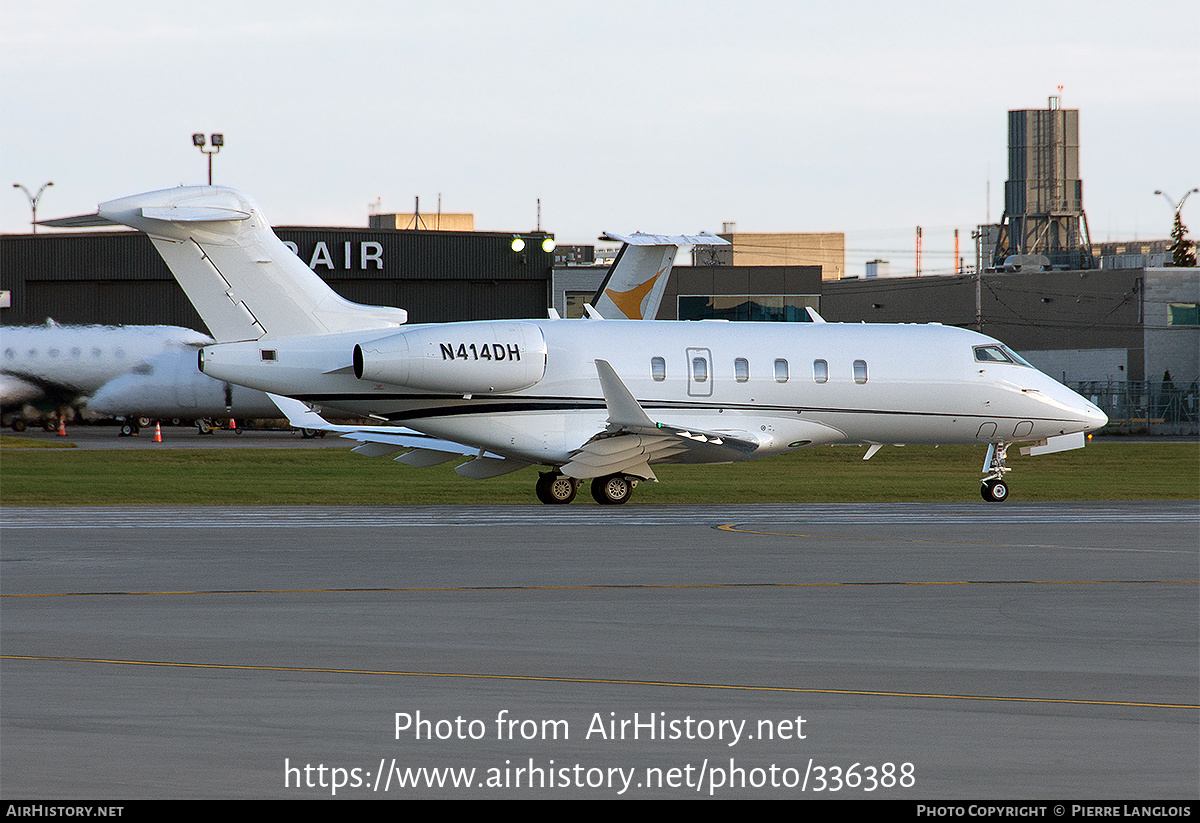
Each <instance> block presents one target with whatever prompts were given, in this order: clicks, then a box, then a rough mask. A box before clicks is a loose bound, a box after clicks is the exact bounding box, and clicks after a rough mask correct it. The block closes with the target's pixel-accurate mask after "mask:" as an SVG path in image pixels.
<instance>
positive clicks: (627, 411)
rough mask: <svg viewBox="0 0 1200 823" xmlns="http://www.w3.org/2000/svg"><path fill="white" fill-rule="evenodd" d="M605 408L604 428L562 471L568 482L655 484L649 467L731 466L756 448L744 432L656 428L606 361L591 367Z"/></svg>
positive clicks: (655, 424) (755, 442)
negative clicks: (625, 479)
mask: <svg viewBox="0 0 1200 823" xmlns="http://www.w3.org/2000/svg"><path fill="white" fill-rule="evenodd" d="M596 372H597V374H598V375H599V377H600V389H601V391H602V392H603V393H604V402H605V404H606V405H607V406H608V427H607V428H606V429H605V430H604V431H603V432H600V433H599V434H597V435H596V436H595V437H592V438H591V439H590V440H588V441H587V442H586V443H584V444H583V445H582V446H581V447H580V448H579V449H577V450H576V451H575V452H574V453H573V454H572V455H571V460H570V462H569V463H567V464H566V465H564V466H563V467H562V473H563V474H565V475H567V476H568V477H575V478H579V479H587V478H591V477H603V476H605V475H609V474H618V473H620V474H632V475H634V476H635V477H640V478H642V479H644V480H655V479H656V478H655V476H654V472H653V471H652V470H651V469H650V463H651V462H652V461H655V462H667V461H669V462H679V463H721V462H726V463H731V462H733V461H736V460H745V459H746V458H747V457H748V456H749V455H751V454H752V453H754V452H755V451H757V450H758V448H759V447H760V445H761V444H760V443H759V442H758V441H757V440H756V439H754V437H753V435H751V434H750V433H749V432H732V431H702V430H699V429H695V428H691V427H683V426H676V425H672V424H670V423H661V422H655V421H654V420H651V419H650V416H649V415H647V414H646V411H645V410H644V409H643V408H642V406H641V404H640V403H638V402H637V399H636V398H634V396H633V394H632V393H631V392H630V391H629V389H628V388H627V387H626V386H625V383H624V382H622V380H621V378H620V377H619V376H617V373H616V371H615V370H614V369H613V367H612V366H611V365H610V364H609V363H608V361H606V360H597V361H596Z"/></svg>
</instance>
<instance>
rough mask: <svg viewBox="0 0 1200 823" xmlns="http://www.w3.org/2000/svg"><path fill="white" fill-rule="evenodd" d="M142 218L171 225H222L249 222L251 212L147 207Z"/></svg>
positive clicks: (197, 207)
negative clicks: (230, 222) (225, 222)
mask: <svg viewBox="0 0 1200 823" xmlns="http://www.w3.org/2000/svg"><path fill="white" fill-rule="evenodd" d="M142 217H145V218H146V219H147V220H165V221H167V222H169V223H221V222H224V221H226V220H249V219H250V212H248V211H242V210H241V209H223V208H219V207H213V206H175V207H172V208H166V209H156V208H152V207H149V206H147V207H146V208H143V209H142Z"/></svg>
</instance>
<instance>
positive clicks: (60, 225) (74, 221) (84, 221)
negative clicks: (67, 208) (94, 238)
mask: <svg viewBox="0 0 1200 823" xmlns="http://www.w3.org/2000/svg"><path fill="white" fill-rule="evenodd" d="M37 224H38V225H39V226H50V227H51V228H55V229H87V228H94V227H96V226H119V225H121V224H120V223H117V222H116V221H114V220H109V219H108V218H107V217H101V216H100V214H99V213H98V212H97V213H95V214H80V215H77V216H75V217H60V218H58V219H57V220H39V221H37Z"/></svg>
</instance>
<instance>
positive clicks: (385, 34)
mask: <svg viewBox="0 0 1200 823" xmlns="http://www.w3.org/2000/svg"><path fill="white" fill-rule="evenodd" d="M0 9H2V10H3V16H2V19H0V168H2V169H3V174H2V175H0V183H2V184H3V186H4V190H5V191H7V192H8V194H6V195H4V196H3V197H0V231H3V232H23V231H27V230H28V220H29V207H28V201H27V200H26V199H25V197H24V195H23V194H22V193H21V192H20V191H17V190H15V189H12V188H11V185H12V184H13V183H23V184H24V185H25V186H26V187H28V188H29V189H30V190H32V191H36V190H37V187H38V186H40V185H41V184H42V183H44V182H45V181H47V180H53V181H54V183H55V185H54V186H53V187H52V188H50V189H48V190H47V193H46V194H45V195H44V197H43V198H42V201H41V203H40V205H39V211H38V216H39V217H40V218H42V219H48V218H52V217H60V216H66V215H74V214H82V213H85V212H89V211H93V210H94V209H95V207H96V204H97V203H99V202H101V201H104V200H109V199H112V198H115V197H120V196H124V195H127V194H132V193H135V192H139V191H147V190H151V189H159V188H166V187H170V186H175V185H179V184H181V183H182V184H189V185H190V184H197V183H203V182H205V175H206V169H207V167H206V165H205V159H204V158H203V157H202V156H201V155H200V152H199V151H198V150H197V149H195V148H194V147H193V146H192V145H191V135H192V133H193V132H197V131H204V132H205V133H211V132H222V133H224V135H225V139H226V147H225V148H224V149H223V150H222V151H221V153H220V154H219V155H217V157H216V158H215V163H214V169H215V182H216V183H218V184H222V185H231V186H235V187H237V188H240V189H242V190H244V191H246V192H247V193H249V194H250V195H251V196H252V197H254V198H255V199H256V200H257V201H258V203H259V205H260V206H262V208H263V210H264V211H265V212H266V214H267V216H268V218H269V219H270V220H271V221H272V222H273V223H275V224H277V225H336V226H365V225H366V221H367V214H368V204H369V203H371V202H374V201H376V199H377V198H378V199H379V202H380V203H381V205H382V210H383V211H385V212H392V211H411V209H412V205H413V198H414V197H416V196H419V197H420V198H421V209H422V211H423V212H431V211H434V210H435V209H436V206H437V200H438V196H439V194H440V196H441V202H442V209H443V210H444V211H447V212H472V213H474V214H475V225H476V228H478V229H481V230H498V231H509V230H530V229H533V228H534V226H535V224H536V221H537V206H536V202H537V199H538V198H541V201H542V226H543V228H544V229H547V230H549V231H552V232H555V233H556V234H557V235H558V238H559V242H560V243H562V242H591V241H592V240H594V238H595V237H596V236H597V235H598V234H599V233H600V232H601V231H603V230H608V231H619V232H628V231H635V230H642V231H656V232H683V231H688V232H691V231H697V230H709V231H720V229H721V224H722V223H723V222H726V221H732V222H736V224H737V228H738V230H739V231H746V232H756V231H800V232H807V231H841V232H845V233H846V235H847V247H848V253H847V258H848V259H847V264H848V266H847V267H848V272H847V273H848V274H861V273H862V261H864V260H867V259H872V258H875V257H883V258H886V259H889V260H891V261H892V270H893V272H896V271H898V270H900V271H903V270H906V269H907V270H910V271H911V269H912V268H913V236H914V233H915V227H916V226H917V225H921V226H922V227H923V229H924V246H925V258H924V262H923V268H924V269H925V270H927V271H929V270H942V271H946V270H948V269H949V268H950V267H951V265H952V264H951V258H952V249H953V231H954V229H955V228H958V229H959V230H960V233H961V235H962V254H963V256H965V257H966V258H967V262H968V263H970V262H971V261H972V260H973V255H974V252H973V247H972V246H971V241H970V232H971V230H972V229H973V228H974V227H975V226H976V225H978V224H980V223H983V222H985V221H986V220H987V218H988V217H989V216H990V218H991V220H992V221H998V220H999V218H1000V215H1001V213H1002V211H1003V206H1004V203H1003V190H1004V185H1003V184H1004V180H1005V177H1006V174H1007V158H1006V151H1005V145H1006V139H1007V135H1006V129H1007V125H1006V122H1007V121H1006V116H1007V115H1006V112H1007V111H1008V110H1009V109H1025V108H1044V107H1045V106H1046V105H1047V98H1048V97H1049V96H1050V95H1052V94H1056V93H1058V91H1057V90H1058V87H1059V86H1060V85H1061V86H1063V92H1062V95H1063V107H1064V108H1074V109H1079V110H1080V132H1081V144H1082V146H1081V149H1080V158H1081V159H1080V164H1081V168H1082V177H1083V180H1084V188H1083V191H1084V208H1085V209H1086V210H1087V214H1088V222H1089V225H1090V228H1091V236H1092V239H1093V241H1104V240H1109V239H1131V238H1134V237H1138V238H1151V237H1153V238H1160V237H1165V236H1166V235H1167V234H1168V232H1169V229H1170V222H1171V210H1170V208H1169V206H1168V205H1167V203H1166V202H1165V201H1164V200H1163V198H1161V197H1156V196H1154V194H1153V192H1154V190H1155V189H1164V190H1166V191H1167V192H1168V193H1170V194H1172V195H1173V196H1174V197H1176V198H1178V197H1181V196H1182V195H1183V193H1184V192H1185V191H1187V190H1188V189H1190V188H1192V187H1194V186H1200V91H1198V89H1200V47H1198V45H1197V44H1198V39H1197V37H1198V32H1200V7H1198V6H1197V5H1196V3H1195V0H1178V2H1175V1H1173V0H1168V1H1165V2H1155V0H1150V2H1147V3H1143V4H1137V5H1135V4H1131V3H1128V2H1120V3H1118V2H1108V1H1107V0H1091V1H1090V2H1078V3H1075V2H1055V0H1038V2H1025V0H1005V2H996V3H993V4H984V3H975V2H965V0H964V1H963V2H932V1H926V0H916V1H915V2H914V1H913V0H910V2H905V3H898V2H842V3H830V2H821V3H816V2H811V3H810V2H750V3H743V2H732V1H729V0H727V2H724V3H709V2H665V1H664V2H653V0H650V1H649V2H647V1H646V0H643V2H636V3H633V2H611V0H610V2H601V3H571V2H531V1H529V0H526V1H523V2H456V1H455V0H448V1H447V0H443V2H437V3H433V2H420V3H416V2H413V3H409V2H339V3H331V2H296V1H295V0H290V1H289V2H264V0H254V2H244V0H242V1H239V2H226V0H204V2H198V3H179V2H174V3H164V2H162V0H155V1H154V2H132V1H125V0H123V2H119V3H97V2H94V0H91V1H89V2H44V3H29V2H17V1H16V0H0ZM989 181H990V183H991V186H990V192H991V196H990V199H989V197H988V183H989ZM1184 218H1185V222H1187V221H1188V220H1189V219H1190V221H1191V223H1192V224H1193V227H1194V229H1200V195H1197V196H1196V198H1195V199H1194V200H1193V201H1190V202H1189V204H1188V206H1187V208H1185V210H1184ZM47 231H53V230H51V229H47ZM1198 233H1200V232H1197V231H1195V230H1194V231H1193V236H1196V234H1198Z"/></svg>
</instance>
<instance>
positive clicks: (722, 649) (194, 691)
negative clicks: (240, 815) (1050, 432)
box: [0, 502, 1200, 801]
mask: <svg viewBox="0 0 1200 823" xmlns="http://www.w3.org/2000/svg"><path fill="white" fill-rule="evenodd" d="M0 518H2V519H0V526H2V531H0V535H2V545H0V572H2V575H0V593H2V594H3V598H2V599H0V609H2V620H0V650H2V653H3V659H2V660H0V667H2V668H0V671H2V677H0V739H2V740H3V749H2V754H3V756H2V757H0V792H2V793H3V795H4V796H6V797H54V798H95V799H102V798H140V797H231V798H233V797H292V798H301V797H332V796H334V795H335V789H336V797H338V798H348V797H349V798H402V797H411V796H434V797H449V798H477V797H478V798H482V797H493V796H494V797H503V798H509V797H536V798H563V797H594V798H610V797H638V798H647V797H710V796H711V797H721V798H730V797H752V798H758V797H764V798H765V797H807V798H826V797H837V798H871V797H893V798H910V799H920V798H924V799H955V798H975V799H980V798H990V799H1004V798H1008V799H1041V800H1046V801H1053V800H1056V799H1062V800H1066V801H1069V800H1071V799H1077V798H1081V797H1086V798H1090V799H1103V798H1145V799H1165V798H1175V799H1179V798H1190V799H1195V798H1197V797H1198V796H1200V778H1198V775H1200V753H1198V746H1197V742H1198V740H1200V708H1198V706H1197V704H1198V702H1200V701H1198V696H1200V628H1198V627H1200V597H1198V596H1197V593H1198V584H1197V580H1198V578H1200V569H1198V553H1200V549H1198V543H1200V539H1198V537H1200V512H1198V507H1197V505H1196V504H1195V503H1113V504H1102V503H1096V504H1093V503H1086V504H1039V505H1035V504H1008V505H1006V506H1004V507H996V506H988V505H987V504H984V503H982V502H981V503H979V504H974V505H970V504H938V505H927V504H866V505H857V506H835V505H812V506H806V505H770V506H749V507H660V508H651V507H625V508H622V509H620V510H617V511H608V510H604V511H601V510H598V509H595V508H592V507H587V508H584V507H580V508H574V509H573V508H566V509H559V508H557V507H554V508H551V507H524V506H503V507H370V508H333V507H304V508H267V507H263V508H205V507H197V508H178V509H167V508H155V509H149V510H147V509H132V508H104V509H90V508H61V509H50V508H30V509H20V508H11V507H9V508H6V509H4V510H3V512H2V514H0ZM418 713H419V714H418ZM397 714H399V720H397ZM510 721H515V722H510ZM559 721H561V722H559ZM398 725H399V726H400V728H399V729H397V726H398ZM421 769H425V770H442V769H455V770H458V769H462V770H466V771H462V772H460V771H454V772H452V773H451V772H444V771H419V770H421ZM472 769H473V770H474V771H473V772H472V771H470V770H472ZM356 770H357V771H356ZM455 779H458V780H460V781H465V782H466V783H468V784H469V785H459V786H455V785H453V781H454V780H455ZM439 780H440V781H443V782H444V785H440V786H439V785H433V786H430V785H429V783H430V782H433V783H434V784H436V783H437V782H438V781H439ZM531 780H532V782H533V786H532V787H530V785H529V784H530V781H531ZM412 781H416V782H418V783H420V785H419V786H417V787H415V788H414V787H412V786H404V787H402V786H401V785H400V783H401V782H412Z"/></svg>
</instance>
